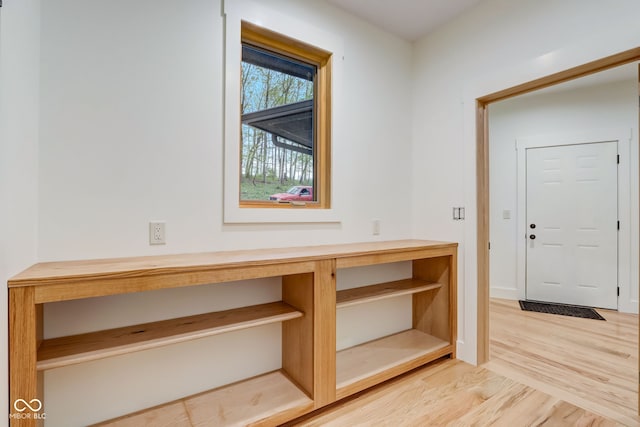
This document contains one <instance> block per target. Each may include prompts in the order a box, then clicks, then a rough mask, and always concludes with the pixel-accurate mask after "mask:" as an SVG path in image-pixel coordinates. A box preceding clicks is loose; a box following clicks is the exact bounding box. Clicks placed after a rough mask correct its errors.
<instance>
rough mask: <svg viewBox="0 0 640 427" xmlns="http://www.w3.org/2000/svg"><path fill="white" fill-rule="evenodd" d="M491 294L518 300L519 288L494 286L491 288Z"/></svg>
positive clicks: (493, 296)
mask: <svg viewBox="0 0 640 427" xmlns="http://www.w3.org/2000/svg"><path fill="white" fill-rule="evenodd" d="M489 295H490V297H491V298H500V299H508V300H512V301H515V300H518V299H520V298H518V289H516V288H501V287H499V286H492V287H491V288H490V292H489Z"/></svg>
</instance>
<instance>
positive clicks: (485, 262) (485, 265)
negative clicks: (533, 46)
mask: <svg viewBox="0 0 640 427" xmlns="http://www.w3.org/2000/svg"><path fill="white" fill-rule="evenodd" d="M636 61H640V47H636V48H633V49H629V50H626V51H624V52H620V53H617V54H614V55H611V56H607V57H604V58H601V59H598V60H595V61H591V62H588V63H586V64H583V65H579V66H577V67H572V68H569V69H567V70H564V71H560V72H558V73H554V74H550V75H548V76H545V77H541V78H539V79H535V80H532V81H529V82H526V83H522V84H519V85H516V86H512V87H509V88H506V89H503V90H500V91H497V92H493V93H490V94H488V95H485V96H481V97H479V98H476V200H477V206H476V209H477V212H476V215H477V231H476V232H477V236H476V237H477V245H476V249H477V284H478V288H477V319H476V325H477V331H476V333H477V359H476V360H477V363H478V364H482V363H485V362H487V361H489V105H490V104H492V103H494V102H497V101H502V100H504V99H508V98H512V97H514V96H518V95H523V94H525V93H528V92H533V91H536V90H539V89H544V88H545V87H549V86H553V85H556V84H559V83H564V82H567V81H570V80H574V79H577V78H580V77H584V76H588V75H590V74H594V73H597V72H600V71H604V70H608V69H610V68H614V67H617V66H620V65H624V64H628V63H630V62H636ZM639 118H640V117H639ZM639 332H640V329H639ZM638 411H639V412H640V399H639V400H638Z"/></svg>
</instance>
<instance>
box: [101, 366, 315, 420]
mask: <svg viewBox="0 0 640 427" xmlns="http://www.w3.org/2000/svg"><path fill="white" fill-rule="evenodd" d="M172 408H176V409H175V412H179V416H180V417H182V418H186V419H188V420H189V422H190V423H194V424H197V425H220V426H222V425H252V426H258V425H278V424H281V423H283V422H285V421H287V420H290V419H293V418H296V417H299V416H301V415H304V414H306V413H308V412H311V411H312V410H313V400H311V398H309V397H308V396H307V395H306V394H305V393H304V392H303V391H302V390H301V389H300V388H299V387H298V386H297V385H296V384H295V383H293V382H292V381H291V380H290V379H289V378H288V377H287V375H286V373H284V372H283V371H282V370H278V371H274V372H270V373H267V374H262V375H259V376H256V377H252V378H248V379H246V380H242V381H238V382H236V383H233V384H228V385H225V386H222V387H218V388H215V389H213V390H209V391H205V392H202V393H198V394H196V395H193V396H189V397H185V398H183V399H180V400H177V401H173V402H169V403H166V404H164V405H159V406H155V407H152V408H149V409H143V410H141V411H137V412H134V413H132V414H129V415H124V416H121V417H118V418H115V419H112V420H108V421H103V422H101V423H99V424H95V425H94V426H93V427H97V426H100V427H108V426H112V427H115V426H119V425H127V426H129V425H131V426H134V425H135V426H140V427H145V426H149V427H151V426H153V425H155V424H154V423H157V421H158V420H159V419H162V418H158V417H159V416H161V415H162V414H163V412H165V411H167V410H168V409H172ZM221 408H224V411H223V412H221ZM183 413H184V414H183ZM176 418H177V417H176Z"/></svg>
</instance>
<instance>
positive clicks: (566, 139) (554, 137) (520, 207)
mask: <svg viewBox="0 0 640 427" xmlns="http://www.w3.org/2000/svg"><path fill="white" fill-rule="evenodd" d="M632 137H633V135H632V134H631V129H628V130H626V131H625V130H624V129H611V130H606V129H603V130H591V131H583V132H571V133H557V134H550V135H544V136H543V135H540V136H534V137H526V138H518V139H517V140H516V152H517V159H518V160H517V171H518V172H517V207H516V227H517V228H516V230H517V246H516V259H517V265H516V288H517V297H518V299H525V297H526V266H527V261H526V260H527V251H526V244H527V240H526V238H525V234H526V233H525V232H526V227H527V223H526V213H527V211H526V207H527V203H526V201H527V197H526V185H527V183H526V173H527V169H526V162H527V159H526V150H527V149H529V148H544V147H559V146H567V145H580V144H593V143H602V142H614V141H615V142H617V149H618V155H619V156H620V163H619V165H618V182H617V190H618V201H617V203H618V205H617V209H618V220H619V221H620V229H619V231H618V243H617V248H618V254H617V260H618V262H617V264H618V265H617V272H618V286H620V296H619V297H618V302H617V306H618V309H620V308H623V309H624V311H637V310H633V308H632V307H630V306H629V305H630V302H629V301H624V296H628V295H630V293H629V290H630V287H631V265H632V263H631V251H630V249H631V228H630V225H631V175H630V164H629V163H630V162H629V160H630V149H631V138H632ZM611 161H614V159H612V160H611ZM523 230H525V232H523Z"/></svg>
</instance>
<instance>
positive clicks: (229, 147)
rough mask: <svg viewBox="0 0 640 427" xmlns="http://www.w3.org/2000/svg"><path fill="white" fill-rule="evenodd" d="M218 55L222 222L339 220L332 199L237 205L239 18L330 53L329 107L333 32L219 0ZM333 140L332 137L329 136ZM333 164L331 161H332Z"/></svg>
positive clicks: (336, 69) (336, 83) (243, 2)
mask: <svg viewBox="0 0 640 427" xmlns="http://www.w3.org/2000/svg"><path fill="white" fill-rule="evenodd" d="M224 15H225V28H226V30H225V59H224V81H225V91H224V127H225V129H224V199H223V203H224V222H225V223H227V224H228V223H300V222H306V223H310V222H313V223H319V222H340V215H339V214H338V209H337V208H336V206H335V200H336V198H335V197H334V198H333V200H332V205H333V206H332V207H331V209H273V208H270V209H265V208H240V201H239V194H240V182H239V176H240V131H239V129H240V114H239V111H240V74H241V73H240V63H241V60H242V56H241V55H242V51H241V43H240V34H241V22H242V21H245V22H250V23H252V24H255V25H258V26H261V27H264V28H267V29H269V30H272V31H274V32H277V33H280V34H285V35H286V36H288V37H291V38H293V39H297V40H300V41H302V42H304V43H307V44H310V45H313V46H317V47H319V48H322V49H324V50H326V51H329V52H332V53H333V58H334V60H333V61H332V74H331V78H332V83H331V84H332V88H331V89H332V95H331V97H332V104H333V105H332V107H334V106H336V105H339V103H340V96H341V92H342V91H341V90H340V85H341V76H342V57H343V53H342V52H343V41H342V39H340V38H338V37H337V36H336V35H334V34H331V33H328V32H326V31H323V30H321V29H318V28H316V27H314V26H313V25H312V24H311V23H310V22H305V21H302V20H300V19H298V18H294V17H293V16H289V15H285V14H283V13H281V12H279V11H276V10H274V9H270V8H268V7H266V6H265V5H262V4H259V3H254V2H252V1H250V0H225V1H224ZM340 117H341V116H340V114H338V113H337V112H336V108H332V127H333V129H332V133H333V134H335V129H336V127H338V126H339V120H340ZM333 139H334V138H333V137H332V140H333ZM332 163H333V162H332Z"/></svg>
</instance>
